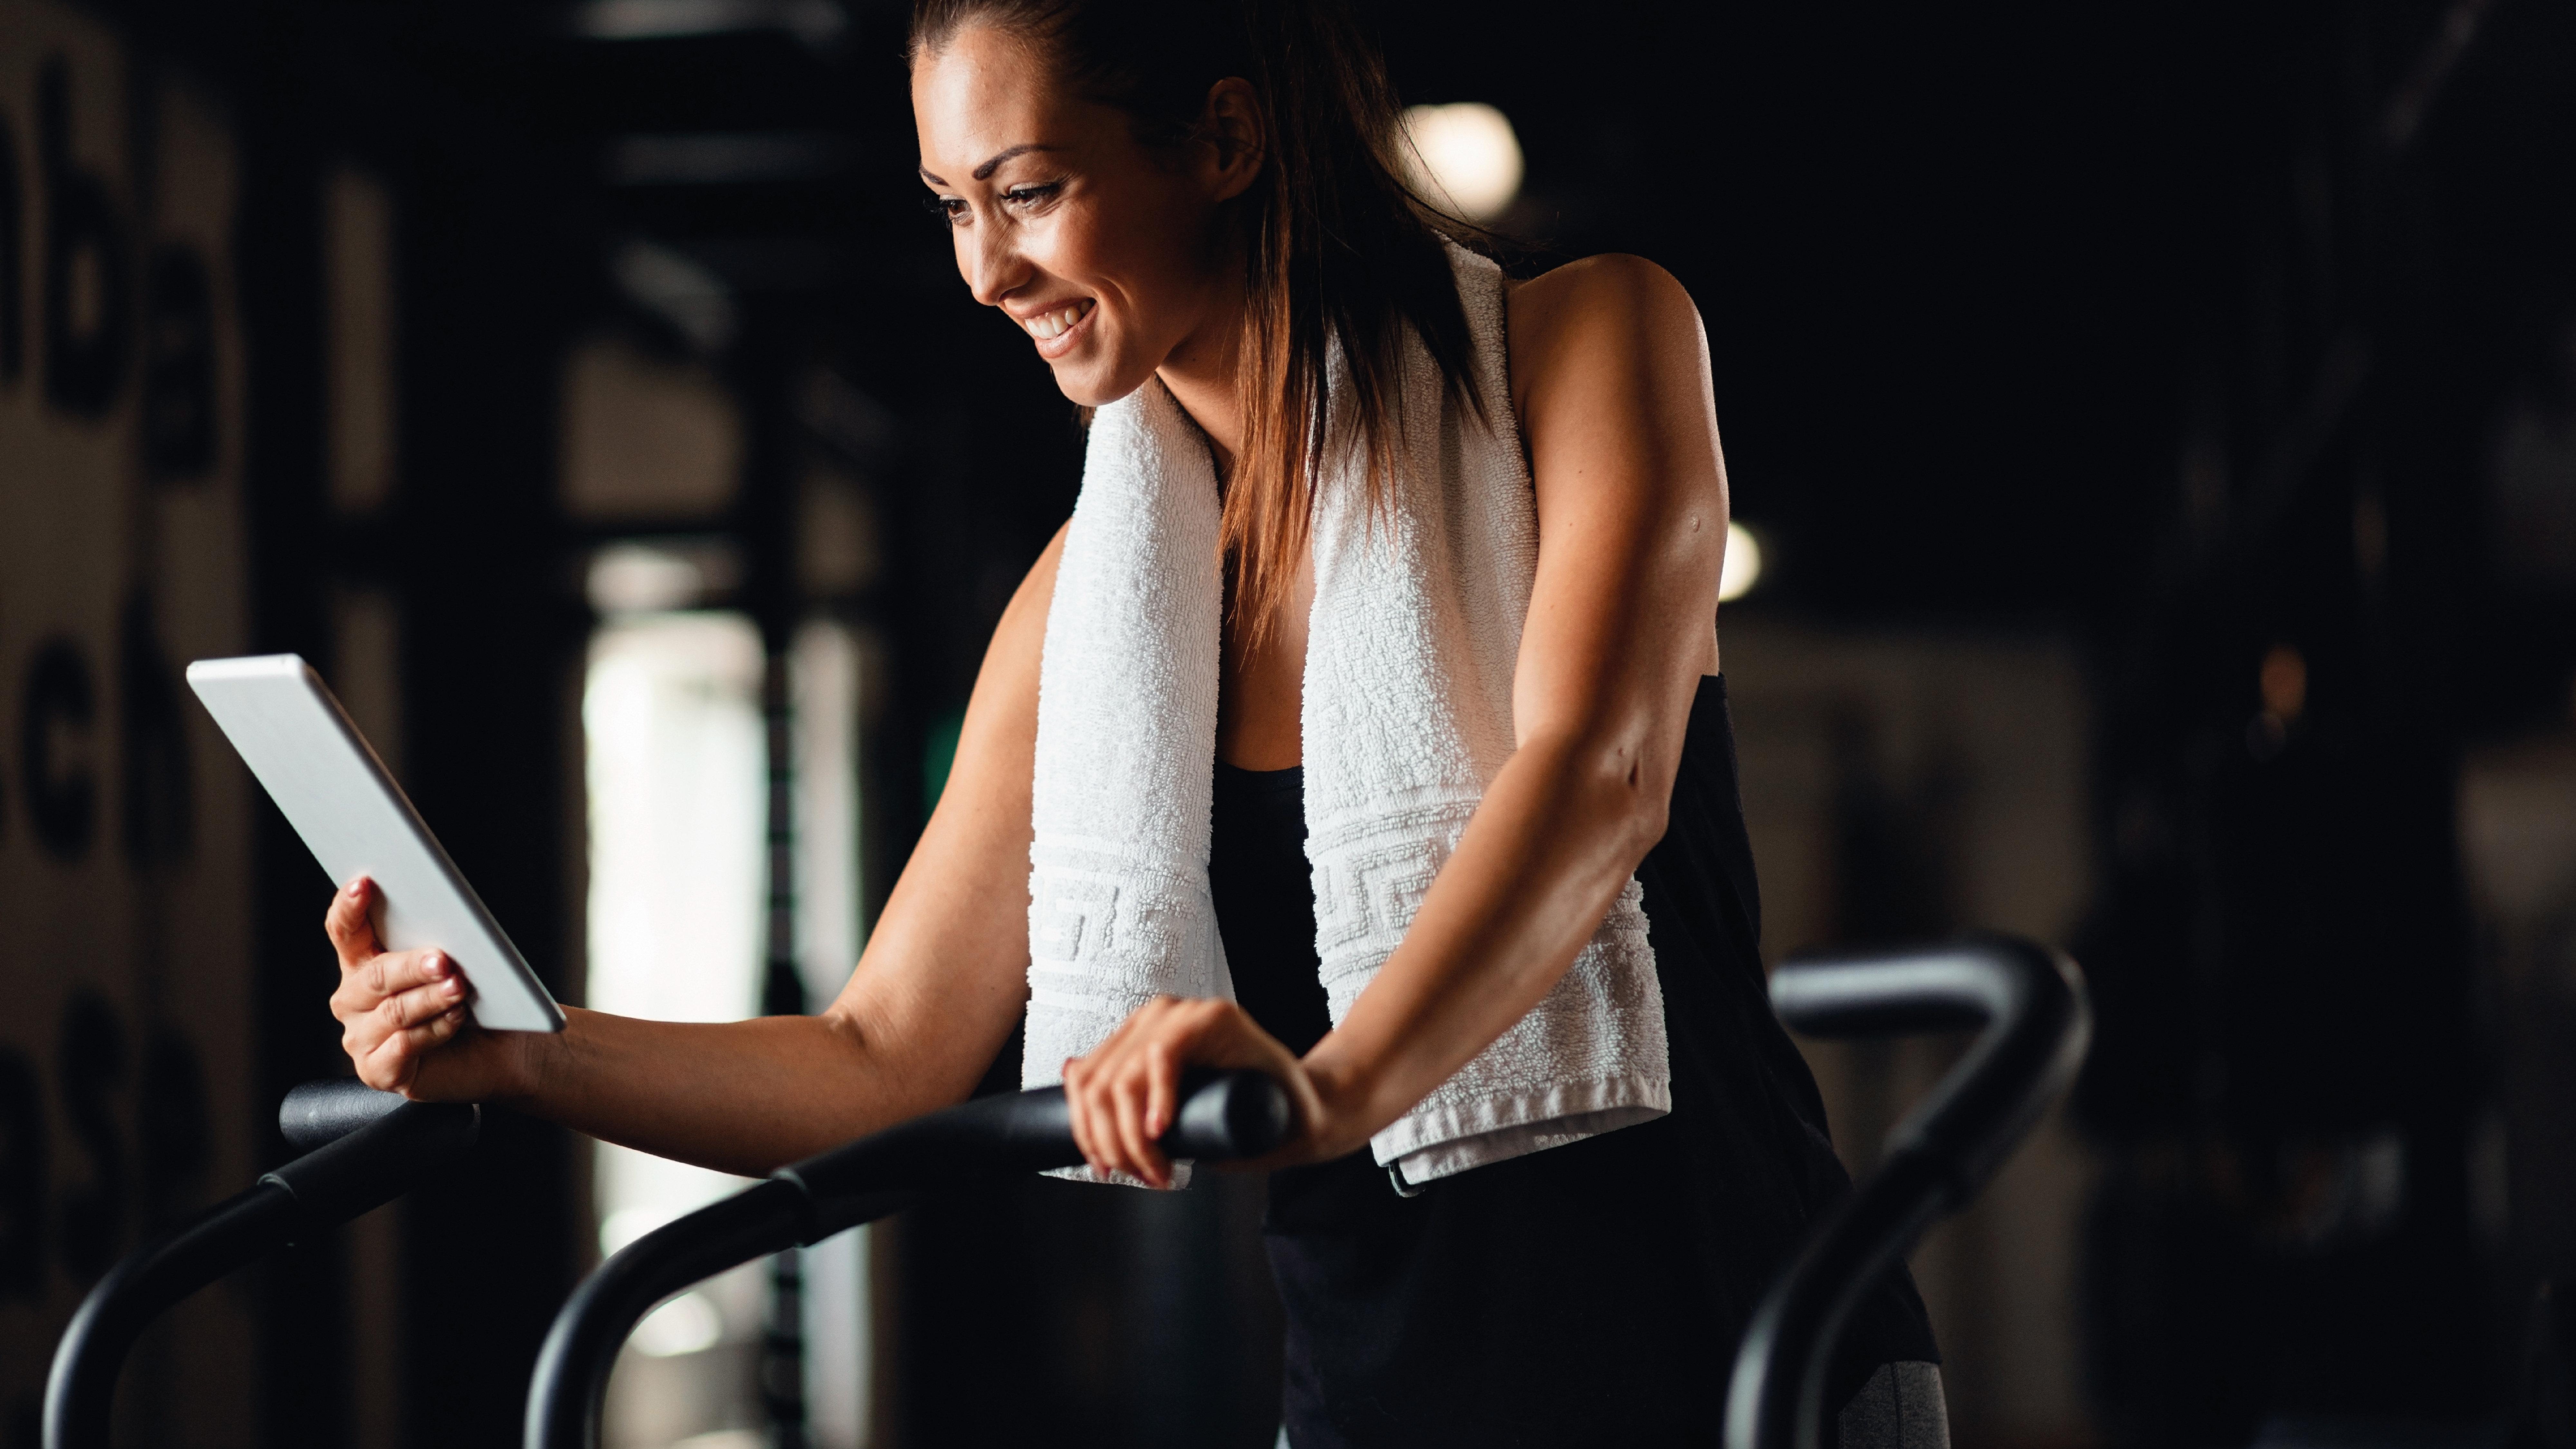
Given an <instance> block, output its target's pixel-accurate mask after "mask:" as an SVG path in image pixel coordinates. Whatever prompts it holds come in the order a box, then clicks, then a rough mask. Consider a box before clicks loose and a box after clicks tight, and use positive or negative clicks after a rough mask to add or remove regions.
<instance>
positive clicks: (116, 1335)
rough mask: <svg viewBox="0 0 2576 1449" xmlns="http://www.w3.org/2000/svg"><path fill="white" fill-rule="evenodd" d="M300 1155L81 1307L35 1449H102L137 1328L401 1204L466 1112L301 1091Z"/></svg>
mask: <svg viewBox="0 0 2576 1449" xmlns="http://www.w3.org/2000/svg"><path fill="white" fill-rule="evenodd" d="M277 1118H278V1121H277V1125H278V1130H279V1131H281V1132H282V1133H284V1134H285V1136H286V1140H287V1141H288V1142H289V1143H290V1144H291V1145H293V1146H295V1147H298V1148H302V1149H305V1151H304V1155H303V1156H301V1157H298V1158H296V1159H295V1160H294V1161H292V1162H289V1163H286V1164H285V1165H283V1166H281V1167H279V1168H278V1169H277V1170H276V1171H274V1172H271V1173H268V1174H267V1175H265V1176H263V1177H261V1178H260V1180H259V1182H258V1183H257V1185H255V1186H253V1187H252V1188H251V1189H250V1190H249V1191H247V1192H244V1193H241V1194H239V1195H237V1196H235V1197H232V1198H230V1199H227V1200H226V1201H224V1202H221V1203H217V1204H216V1205H215V1206H213V1207H211V1208H209V1209H207V1210H206V1211H205V1212H203V1213H200V1214H198V1215H197V1216H196V1217H195V1218H193V1219H191V1220H189V1221H188V1222H186V1223H183V1224H181V1225H180V1226H179V1227H177V1228H176V1229H173V1230H172V1231H171V1232H169V1233H167V1234H165V1235H163V1236H162V1237H160V1238H158V1239H156V1240H154V1241H152V1242H150V1243H147V1244H145V1245H144V1246H143V1247H141V1248H138V1249H136V1250H135V1251H134V1252H133V1253H132V1254H131V1255H129V1256H128V1257H126V1258H125V1259H124V1260H123V1261H122V1262H120V1263H118V1264H117V1265H116V1266H115V1267H113V1268H111V1269H109V1270H108V1273H107V1276H106V1277H104V1278H101V1279H100V1280H99V1282H98V1286H97V1287H95V1288H93V1289H91V1290H90V1293H89V1296H88V1297H87V1298H85V1299H83V1300H82V1301H81V1306H80V1308H79V1310H78V1311H77V1312H75V1313H73V1315H72V1321H71V1323H70V1325H69V1326H68V1327H66V1328H65V1329H64V1330H63V1337H62V1342H61V1343H60V1344H58V1345H57V1346H56V1347H55V1349H54V1364H53V1371H52V1373H51V1375H50V1376H49V1377H48V1378H47V1380H46V1383H45V1414H44V1443H45V1449H107V1443H108V1417H109V1412H110V1409H111V1408H112V1406H113V1403H114V1400H115V1397H116V1379H117V1374H118V1373H119V1371H121V1370H122V1369H123V1368H124V1367H125V1356H126V1354H127V1352H128V1351H130V1350H131V1349H132V1348H133V1347H134V1340H135V1339H136V1337H138V1336H139V1335H140V1334H141V1333H142V1331H143V1329H144V1328H145V1326H146V1325H148V1324H150V1323H151V1321H152V1320H153V1319H154V1318H156V1317H158V1316H159V1315H160V1314H161V1313H162V1311H163V1310H165V1309H167V1308H169V1307H170V1306H171V1305H172V1304H174V1303H177V1302H178V1301H179V1300H180V1299H182V1298H185V1297H187V1296H188V1295H189V1294H191V1293H194V1292H196V1291H197V1290H198V1289H200V1288H203V1287H205V1286H206V1285H207V1284H209V1283H212V1282H214V1281H215V1280H216V1279H218V1278H221V1277H223V1276H224V1275H225V1274H227V1273H230V1272H232V1271H233V1270H234V1269H236V1268H240V1267H244V1266H246V1265H248V1264H249V1263H251V1262H253V1261H255V1260H257V1259H259V1258H261V1257H264V1256H266V1255H267V1254H269V1253H271V1252H274V1251H276V1250H277V1249H279V1248H282V1247H285V1246H288V1245H289V1244H292V1243H295V1242H297V1241H300V1240H302V1239H305V1238H309V1237H313V1236H317V1235H319V1234H322V1233H325V1232H328V1231H330V1230H331V1229H332V1228H335V1227H337V1226H339V1225H340V1224H341V1223H344V1222H347V1221H348V1220H349V1219H351V1218H354V1217H356V1216H358V1215H359V1214H361V1213H364V1212H366V1211H368V1210H369V1209H371V1208H375V1207H379V1206H381V1205H383V1204H385V1203H387V1202H391V1201H392V1200H393V1199H395V1198H397V1197H400V1196H401V1195H402V1194H403V1193H404V1192H406V1191H408V1190H409V1189H410V1188H411V1187H412V1186H413V1185H414V1184H416V1183H418V1182H420V1181H421V1180H422V1179H424V1178H426V1177H428V1176H430V1175H431V1174H433V1173H435V1172H438V1171H439V1170H441V1169H443V1168H445V1167H447V1166H448V1165H449V1164H451V1163H453V1162H455V1161H456V1160H457V1159H458V1158H461V1157H463V1156H464V1155H465V1153H466V1152H467V1151H468V1150H469V1149H471V1148H472V1147H473V1145H474V1139H475V1136H476V1134H477V1133H478V1132H479V1131H480V1130H481V1125H482V1115H481V1110H480V1109H479V1108H476V1107H472V1106H465V1105H458V1104H450V1103H431V1102H409V1101H405V1100H404V1099H403V1098H402V1097H400V1096H397V1095H395V1094H394V1093H391V1092H378V1091H374V1090H371V1089H369V1088H368V1087H366V1086H364V1085H363V1084H361V1083H358V1082H355V1081H348V1080H341V1081H324V1082H307V1083H305V1084H304V1085H303V1086H300V1087H297V1088H296V1089H295V1090H293V1091H291V1092H289V1093H287V1094H286V1099H285V1100H284V1101H283V1102H281V1103H280V1104H279V1105H278V1111H277Z"/></svg>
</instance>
